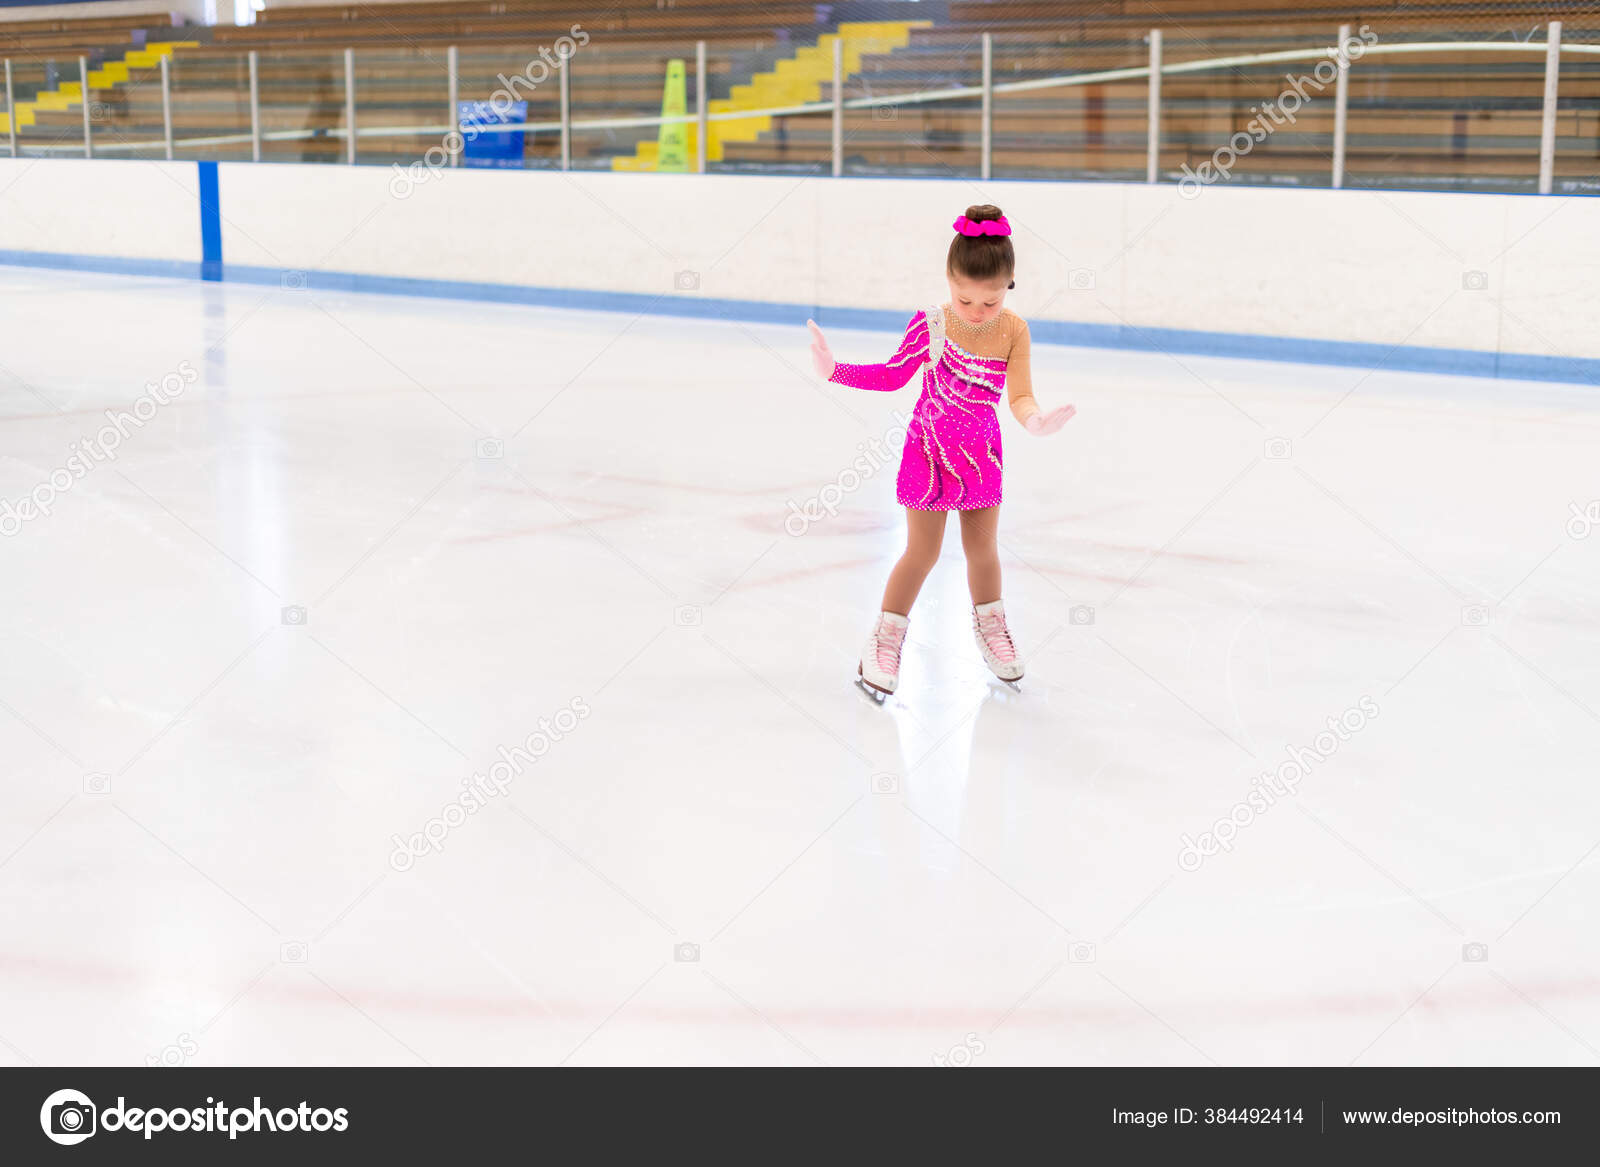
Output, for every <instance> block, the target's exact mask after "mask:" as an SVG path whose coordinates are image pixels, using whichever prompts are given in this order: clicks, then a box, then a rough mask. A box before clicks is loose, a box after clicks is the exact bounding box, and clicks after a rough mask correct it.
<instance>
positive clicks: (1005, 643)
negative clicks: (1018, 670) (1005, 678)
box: [973, 612, 1017, 665]
mask: <svg viewBox="0 0 1600 1167" xmlns="http://www.w3.org/2000/svg"><path fill="white" fill-rule="evenodd" d="M973 615H974V617H975V618H976V619H977V621H978V635H980V636H982V637H983V642H984V643H985V644H987V645H988V646H989V651H990V652H992V653H994V655H995V659H996V660H998V661H1000V662H1002V663H1003V664H1008V665H1009V664H1014V663H1015V662H1016V659H1017V646H1016V645H1014V644H1012V643H1011V631H1010V630H1009V629H1008V628H1007V627H1006V617H1005V613H1004V612H990V613H988V614H987V615H985V614H984V613H981V612H974V613H973Z"/></svg>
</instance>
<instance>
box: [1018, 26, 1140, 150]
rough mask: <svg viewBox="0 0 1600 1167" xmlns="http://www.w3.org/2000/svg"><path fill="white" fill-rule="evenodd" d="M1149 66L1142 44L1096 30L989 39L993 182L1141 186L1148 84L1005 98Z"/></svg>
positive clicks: (1099, 84)
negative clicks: (1058, 80) (1018, 86)
mask: <svg viewBox="0 0 1600 1167" xmlns="http://www.w3.org/2000/svg"><path fill="white" fill-rule="evenodd" d="M1148 63H1149V49H1148V47H1147V46H1146V45H1145V43H1144V38H1143V37H1142V36H1131V35H1128V34H1126V33H1122V32H1109V33H1099V32H1095V31H1093V30H1084V29H1074V30H1072V31H1070V32H1069V31H1064V30H1060V29H1037V30H1035V29H1029V30H1022V31H1018V30H1009V31H1006V32H1001V33H996V34H995V36H994V66H993V79H994V84H995V86H996V88H997V90H998V91H997V92H996V93H995V96H994V139H993V161H992V166H993V171H992V172H993V174H994V177H996V178H1056V179H1060V178H1073V179H1096V178H1099V179H1118V180H1123V181H1126V180H1130V179H1142V178H1143V177H1144V173H1145V141H1146V126H1147V118H1148V81H1147V79H1146V78H1143V77H1140V78H1136V79H1130V80H1121V81H1118V80H1109V81H1096V82H1093V83H1091V84H1087V85H1071V86H1063V87H1060V88H1050V89H1036V90H1024V91H1023V92H1020V93H1008V92H1005V91H1004V88H1003V87H1004V86H1006V85H1008V84H1015V83H1023V82H1028V81H1034V80H1039V79H1043V78H1048V77H1061V76H1067V75H1074V74H1098V73H1106V72H1110V71H1112V70H1116V69H1127V68H1138V67H1142V66H1144V65H1147V64H1148Z"/></svg>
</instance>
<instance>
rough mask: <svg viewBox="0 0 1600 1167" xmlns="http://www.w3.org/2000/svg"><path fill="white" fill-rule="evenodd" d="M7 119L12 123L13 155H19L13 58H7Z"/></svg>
mask: <svg viewBox="0 0 1600 1167" xmlns="http://www.w3.org/2000/svg"><path fill="white" fill-rule="evenodd" d="M6 121H8V122H9V123H10V124H11V157H13V158H15V157H16V156H17V91H16V89H15V88H13V86H12V84H11V58H10V57H7V58H6Z"/></svg>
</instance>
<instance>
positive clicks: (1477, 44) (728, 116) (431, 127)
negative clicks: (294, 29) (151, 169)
mask: <svg viewBox="0 0 1600 1167" xmlns="http://www.w3.org/2000/svg"><path fill="white" fill-rule="evenodd" d="M1147 42H1148V44H1149V49H1150V61H1149V64H1147V65H1136V66H1130V67H1127V68H1122V69H1106V70H1101V71H1099V72H1094V73H1070V74H1062V75H1060V76H1055V77H1040V78H1034V79H1032V80H1028V81H1008V82H1004V83H1002V84H999V85H996V84H995V83H994V38H993V34H992V33H987V32H986V33H984V34H983V66H982V68H983V72H982V77H983V79H982V82H981V83H980V84H978V85H967V86H961V87H959V88H949V89H937V90H925V91H922V92H917V93H901V94H895V95H893V96H887V97H855V98H848V99H847V98H846V97H845V96H844V65H843V48H844V45H843V42H842V41H841V40H838V39H836V40H835V41H834V42H833V97H832V99H831V100H828V101H816V102H810V103H806V104H801V105H784V106H772V107H768V108H764V109H740V110H730V111H728V112H725V113H709V112H707V109H706V96H707V86H708V78H707V72H706V42H705V41H698V42H696V45H695V70H696V78H697V84H696V86H695V89H696V99H695V105H696V109H695V112H694V113H692V114H681V115H673V116H656V117H648V116H646V117H622V118H595V119H585V120H579V121H574V120H573V119H572V100H571V81H570V63H571V58H570V57H569V58H567V59H566V61H564V62H563V67H561V68H559V69H557V70H556V73H557V76H558V77H559V79H560V102H561V104H560V110H561V116H560V118H559V120H557V121H535V122H530V121H522V122H504V123H499V124H482V123H478V122H472V123H466V122H461V121H459V120H457V118H456V114H457V111H458V109H459V104H458V94H459V80H458V55H457V47H456V46H455V45H451V46H449V47H448V49H447V50H446V56H447V64H446V69H447V73H448V82H449V99H448V100H449V106H448V109H447V116H448V118H449V120H448V121H445V122H441V123H436V124H425V125H414V126H372V127H369V128H367V129H362V128H361V127H360V126H359V125H358V124H357V122H356V113H357V104H356V71H355V50H354V49H353V48H347V49H345V50H344V114H345V125H344V126H342V127H332V128H328V129H320V130H317V129H299V130H276V131H270V132H263V131H262V129H261V102H260V87H259V82H258V76H259V67H260V65H259V59H258V57H257V54H256V52H255V51H254V50H252V51H251V52H250V53H249V54H248V55H247V57H248V63H249V70H250V132H249V133H248V134H222V135H216V136H212V137H192V138H184V139H182V140H181V142H175V141H174V139H173V134H172V78H171V70H170V67H169V63H168V59H167V58H166V57H163V58H162V59H161V111H162V122H163V137H162V139H161V140H160V141H154V140H150V141H143V142H126V141H117V142H107V143H103V144H99V145H98V146H97V144H96V143H95V141H94V133H93V128H92V119H91V117H90V105H91V102H90V101H89V93H90V88H89V61H88V58H87V57H82V56H80V57H79V58H78V72H79V77H80V79H81V82H82V86H83V90H82V92H83V98H84V99H83V101H82V103H81V104H82V106H83V142H82V143H81V145H63V146H57V145H30V147H29V149H30V150H37V151H40V152H45V153H78V152H80V151H81V152H82V155H83V157H85V158H93V157H95V155H96V150H97V149H98V150H99V152H100V153H101V154H102V155H104V154H110V153H113V152H120V151H135V150H153V149H162V150H164V152H165V155H166V157H167V159H168V160H171V159H172V158H173V156H174V149H175V147H176V146H177V145H179V144H181V145H182V146H183V147H184V148H185V149H188V148H192V147H197V146H234V145H242V144H244V143H246V142H248V143H250V146H251V159H252V161H255V162H259V161H261V144H262V143H263V142H287V141H297V140H304V139H310V138H321V137H326V138H343V139H344V141H345V161H346V162H347V163H348V164H350V165H352V166H353V165H355V163H356V143H357V141H358V139H360V138H380V137H411V136H415V135H419V134H435V133H437V134H440V135H444V136H448V135H450V134H457V135H459V134H460V133H461V132H462V131H463V130H468V131H470V132H472V133H475V134H514V133H525V132H530V131H532V132H538V131H545V132H549V131H552V130H558V131H560V134H561V163H560V168H561V169H562V170H570V169H571V168H572V134H573V131H574V130H577V131H586V130H607V129H637V128H647V127H650V126H658V127H659V126H663V125H679V124H687V123H694V124H696V125H697V126H698V127H699V133H698V135H697V141H696V168H697V170H698V171H699V172H701V173H704V172H705V170H706V140H707V127H708V125H709V123H711V122H715V121H739V120H745V119H749V118H755V117H778V116H786V115H794V114H813V113H831V114H832V116H833V142H832V145H833V159H832V161H833V174H834V176H835V177H837V176H839V175H841V174H843V173H844V114H845V111H846V110H858V109H874V108H877V107H881V106H902V105H922V104H929V103H933V102H940V101H957V100H961V99H964V98H973V97H977V98H980V99H981V101H982V106H981V123H980V125H981V129H980V140H979V157H980V163H979V172H980V176H981V177H982V178H985V179H988V178H990V177H991V174H992V169H993V155H994V148H993V144H994V132H993V131H994V97H995V95H996V94H1008V93H1032V92H1037V91H1040V90H1048V89H1066V88H1070V87H1073V86H1079V85H1099V84H1104V83H1105V82H1109V81H1133V80H1138V79H1139V78H1141V77H1143V78H1148V80H1149V100H1148V121H1149V129H1148V139H1147V145H1146V151H1145V181H1146V182H1149V183H1154V182H1156V181H1157V178H1158V169H1159V159H1160V154H1161V79H1162V78H1163V77H1169V76H1178V75H1182V74H1186V73H1207V72H1215V71H1217V70H1221V69H1232V68H1237V67H1239V66H1241V65H1261V64H1269V63H1277V62H1291V61H1317V62H1321V61H1325V60H1331V61H1333V62H1334V64H1335V66H1336V68H1337V70H1338V73H1337V81H1336V84H1337V87H1336V89H1335V91H1334V103H1335V104H1334V132H1333V164H1332V169H1331V173H1330V180H1331V185H1333V186H1334V187H1341V186H1343V185H1344V177H1345V174H1344V169H1345V167H1344V164H1345V143H1346V134H1347V122H1348V117H1347V108H1348V93H1349V74H1350V66H1351V61H1350V59H1349V57H1348V55H1347V52H1346V49H1345V47H1344V46H1347V45H1349V44H1350V42H1351V36H1350V26H1349V25H1348V24H1345V25H1341V26H1340V27H1339V43H1338V45H1336V46H1333V47H1330V48H1321V49H1286V50H1281V51H1276V52H1268V53H1245V54H1239V55H1234V56H1227V57H1208V58H1206V59H1204V60H1194V61H1174V62H1171V63H1167V62H1165V61H1164V60H1163V59H1162V43H1161V30H1160V29H1159V28H1154V29H1151V30H1150V33H1149V36H1148V37H1147ZM1462 52H1467V53H1471V52H1485V53H1543V54H1544V59H1545V64H1544V105H1543V114H1542V118H1541V122H1540V130H1539V193H1540V194H1549V193H1550V192H1551V189H1552V186H1553V182H1554V171H1555V131H1556V94H1557V90H1558V88H1559V83H1560V81H1559V79H1560V70H1561V54H1562V53H1574V54H1588V55H1600V44H1563V43H1562V40H1561V21H1559V20H1553V21H1550V22H1549V24H1548V25H1547V26H1546V37H1545V41H1544V42H1543V43H1540V42H1538V41H1509V42H1508V41H1418V42H1413V43H1410V44H1370V45H1368V44H1363V47H1362V50H1361V53H1360V55H1361V56H1362V57H1367V56H1402V55H1412V54H1427V53H1462ZM5 79H6V112H7V114H8V115H9V114H11V113H12V111H13V110H14V109H15V107H16V102H15V100H14V96H13V85H12V72H11V61H10V59H9V58H7V59H6V61H5ZM8 120H9V122H10V126H11V133H10V147H11V157H13V158H17V157H20V156H21V154H20V151H19V149H18V143H17V119H16V117H14V116H11V117H9V118H8ZM445 152H446V153H447V154H448V156H449V165H450V166H456V165H458V164H459V162H460V144H459V141H458V142H457V144H456V146H455V147H454V148H453V149H447V150H446V151H445Z"/></svg>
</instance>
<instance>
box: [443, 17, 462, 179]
mask: <svg viewBox="0 0 1600 1167" xmlns="http://www.w3.org/2000/svg"><path fill="white" fill-rule="evenodd" d="M444 59H445V71H446V72H447V73H449V74H450V76H449V81H448V85H449V93H450V98H449V100H450V115H449V122H450V134H446V135H445V140H444V148H445V150H446V151H447V152H448V153H449V155H450V165H451V166H460V165H461V143H460V137H461V53H460V50H458V49H457V48H456V46H455V45H451V46H450V47H449V48H448V49H446V50H445V55H444ZM451 134H453V135H455V137H456V139H457V142H456V145H454V146H452V145H450V135H451Z"/></svg>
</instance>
